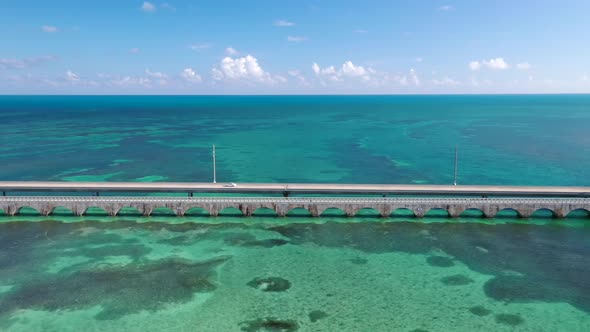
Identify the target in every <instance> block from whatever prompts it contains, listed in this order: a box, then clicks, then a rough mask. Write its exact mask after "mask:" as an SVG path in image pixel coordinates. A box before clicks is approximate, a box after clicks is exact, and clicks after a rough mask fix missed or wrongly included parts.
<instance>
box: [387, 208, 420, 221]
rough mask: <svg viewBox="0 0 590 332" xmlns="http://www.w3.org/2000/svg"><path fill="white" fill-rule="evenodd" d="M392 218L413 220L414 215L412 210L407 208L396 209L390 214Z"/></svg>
mask: <svg viewBox="0 0 590 332" xmlns="http://www.w3.org/2000/svg"><path fill="white" fill-rule="evenodd" d="M390 216H392V217H401V218H415V217H416V214H415V213H414V210H412V209H409V208H405V207H402V208H397V209H395V210H393V212H392V213H391V215H390Z"/></svg>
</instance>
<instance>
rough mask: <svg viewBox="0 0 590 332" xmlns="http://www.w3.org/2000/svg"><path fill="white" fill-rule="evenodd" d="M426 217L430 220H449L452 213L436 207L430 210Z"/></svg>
mask: <svg viewBox="0 0 590 332" xmlns="http://www.w3.org/2000/svg"><path fill="white" fill-rule="evenodd" d="M424 216H425V217H428V218H448V217H450V213H449V211H448V210H447V209H445V208H440V207H434V208H431V209H430V210H428V212H426V214H425V215H424Z"/></svg>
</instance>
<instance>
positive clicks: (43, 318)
mask: <svg viewBox="0 0 590 332" xmlns="http://www.w3.org/2000/svg"><path fill="white" fill-rule="evenodd" d="M52 219H53V218H51V217H50V218H43V217H15V218H9V217H4V218H2V223H0V230H1V232H0V267H1V269H0V280H1V282H0V329H2V330H10V331H32V330H39V331H40V330H55V331H79V330H81V329H84V330H87V331H92V330H94V331H106V330H109V331H123V330H126V331H162V330H185V331H240V330H242V331H266V330H265V329H264V328H265V326H266V327H267V328H268V330H272V327H274V328H275V330H277V331H334V330H339V331H369V330H370V331H392V330H396V331H414V330H416V331H419V330H423V331H450V330H477V331H503V330H512V329H517V330H519V331H586V330H587V327H588V326H590V281H588V280H587V278H585V277H584V276H587V275H590V224H589V223H588V222H587V220H585V219H575V218H573V219H568V220H567V222H562V221H557V220H554V219H549V218H540V219H531V220H527V221H526V222H525V221H522V220H521V221H517V220H512V219H506V220H503V221H501V222H500V223H494V222H493V221H488V222H487V223H484V222H482V221H477V220H475V219H456V220H455V219H454V220H452V221H450V220H446V219H445V220H444V221H441V220H440V219H436V218H432V219H425V220H423V221H422V222H420V221H417V220H414V219H404V218H393V219H379V218H349V219H346V218H333V219H331V218H319V219H315V218H282V219H277V218H265V217H259V218H255V217H253V218H234V217H218V218H175V217H168V218H167V217H159V218H158V217H155V218H131V217H129V218H117V219H113V218H107V217H94V218H91V217H83V218H76V217H60V218H59V219H60V220H52Z"/></svg>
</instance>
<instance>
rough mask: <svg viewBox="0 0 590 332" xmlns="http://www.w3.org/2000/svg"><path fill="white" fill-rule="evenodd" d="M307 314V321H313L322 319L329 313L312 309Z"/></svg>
mask: <svg viewBox="0 0 590 332" xmlns="http://www.w3.org/2000/svg"><path fill="white" fill-rule="evenodd" d="M308 316H309V321H310V322H312V323H315V322H317V321H318V320H320V319H324V318H326V317H328V316H330V315H328V313H326V312H325V311H321V310H314V311H312V312H310V313H309V315H308Z"/></svg>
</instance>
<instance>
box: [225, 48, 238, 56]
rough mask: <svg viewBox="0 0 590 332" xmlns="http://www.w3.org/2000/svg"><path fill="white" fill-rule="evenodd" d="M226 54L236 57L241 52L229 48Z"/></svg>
mask: <svg viewBox="0 0 590 332" xmlns="http://www.w3.org/2000/svg"><path fill="white" fill-rule="evenodd" d="M225 53H227V55H236V54H238V53H240V52H238V51H237V50H236V49H235V48H233V47H228V48H226V49H225Z"/></svg>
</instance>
